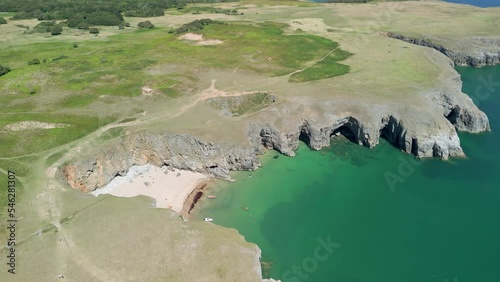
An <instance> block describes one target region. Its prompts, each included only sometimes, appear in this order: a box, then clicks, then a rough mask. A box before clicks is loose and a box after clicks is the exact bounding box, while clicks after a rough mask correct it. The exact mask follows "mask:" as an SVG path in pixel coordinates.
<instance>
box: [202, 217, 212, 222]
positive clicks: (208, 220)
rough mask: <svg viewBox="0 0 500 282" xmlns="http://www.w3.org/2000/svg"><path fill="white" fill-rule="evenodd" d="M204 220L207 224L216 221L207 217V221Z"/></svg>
mask: <svg viewBox="0 0 500 282" xmlns="http://www.w3.org/2000/svg"><path fill="white" fill-rule="evenodd" d="M203 220H204V221H206V222H212V221H214V220H213V219H212V218H210V217H205V219H203Z"/></svg>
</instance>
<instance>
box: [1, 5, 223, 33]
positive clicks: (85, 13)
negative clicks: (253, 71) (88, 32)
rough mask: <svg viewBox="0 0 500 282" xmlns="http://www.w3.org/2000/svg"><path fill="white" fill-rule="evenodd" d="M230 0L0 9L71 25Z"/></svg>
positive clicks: (112, 21) (109, 23) (160, 13)
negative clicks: (63, 21)
mask: <svg viewBox="0 0 500 282" xmlns="http://www.w3.org/2000/svg"><path fill="white" fill-rule="evenodd" d="M209 2H230V1H229V0H22V1H19V0H0V12H15V13H16V14H15V15H14V16H13V17H12V19H13V20H16V19H38V20H66V21H67V24H68V26H69V27H73V28H86V27H87V28H88V26H92V25H105V26H118V25H120V24H121V23H123V15H125V16H128V17H156V16H163V15H164V14H165V13H164V10H165V9H168V8H177V9H182V8H184V7H185V6H186V4H187V3H209Z"/></svg>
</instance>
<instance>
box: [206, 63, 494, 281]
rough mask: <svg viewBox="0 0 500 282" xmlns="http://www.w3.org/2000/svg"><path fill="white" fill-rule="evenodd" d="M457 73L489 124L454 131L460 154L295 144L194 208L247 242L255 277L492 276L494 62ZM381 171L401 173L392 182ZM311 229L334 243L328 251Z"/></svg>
mask: <svg viewBox="0 0 500 282" xmlns="http://www.w3.org/2000/svg"><path fill="white" fill-rule="evenodd" d="M458 71H459V72H460V73H461V74H462V79H463V81H464V88H463V90H464V92H466V93H468V94H469V95H471V96H472V97H473V98H474V99H475V100H476V102H477V103H478V104H479V107H480V108H481V109H482V110H484V111H485V112H486V113H487V114H488V116H489V118H490V122H491V126H492V129H493V132H492V133H485V134H478V135H471V134H461V135H460V137H461V140H462V145H463V147H464V150H465V152H466V154H467V155H468V158H467V159H453V160H450V161H449V162H443V161H439V160H425V161H416V160H415V159H414V158H412V157H410V156H408V155H406V154H403V153H401V152H400V151H399V150H397V149H396V148H394V147H393V146H391V145H390V144H388V143H387V142H382V143H381V144H380V145H379V146H377V147H376V148H374V149H367V148H364V147H362V146H358V145H355V144H352V143H350V142H348V141H346V140H344V139H337V140H334V141H333V143H332V146H331V147H330V148H326V149H324V150H322V151H320V152H316V151H311V150H309V149H308V148H307V147H306V146H305V145H302V146H301V147H300V148H299V150H298V153H297V157H295V158H287V157H283V156H280V157H279V158H277V159H274V158H273V156H274V155H275V153H270V154H269V155H267V156H265V157H264V159H263V161H262V162H263V168H262V169H260V170H258V171H255V172H242V173H238V174H236V175H235V178H236V179H237V182H235V183H230V184H229V183H223V182H218V183H217V184H215V185H213V186H212V187H211V188H210V189H211V190H212V191H211V193H214V194H216V195H217V198H216V199H214V200H204V201H202V202H201V203H200V205H199V209H198V210H197V212H196V213H197V216H198V217H212V218H214V221H215V223H217V224H220V225H223V226H226V227H233V228H236V229H238V230H239V232H240V233H241V234H243V235H244V236H245V237H246V239H247V240H248V241H251V242H255V243H257V244H258V245H259V246H260V248H261V249H262V251H263V254H262V261H264V262H266V263H272V267H271V269H270V270H268V268H267V267H265V274H266V276H270V277H273V278H279V279H282V281H283V282H297V281H336V282H422V281H436V282H444V281H446V280H448V281H449V282H458V281H460V282H469V281H470V282H477V281H485V282H486V281H488V282H489V281H500V185H499V184H500V162H499V159H498V158H499V156H500V146H499V145H500V112H499V110H498V109H499V108H500V66H497V67H485V68H481V69H473V68H459V69H458ZM484 81H492V82H493V83H489V85H484V83H483V82H484ZM495 81H496V82H495ZM481 85H483V86H481ZM407 162H409V163H407ZM402 163H407V166H406V167H402V168H403V169H404V170H403V171H401V172H398V167H399V166H401V164H402ZM391 173H393V174H391ZM389 174H390V175H398V176H399V177H401V178H400V180H404V182H398V183H396V184H395V186H394V187H392V189H391V187H390V185H389V184H388V182H387V180H386V176H387V175H389ZM250 176H251V177H250ZM249 177H250V178H249ZM245 207H247V208H248V210H247V211H245ZM318 239H320V240H323V241H328V240H330V241H331V243H335V244H339V245H332V247H331V249H332V251H333V252H332V253H331V254H328V253H326V252H325V251H324V250H323V249H321V246H322V245H321V243H319V241H318ZM318 246H320V249H319V250H317V249H318ZM315 252H318V253H316V254H315ZM327 254H328V255H327ZM294 266H297V267H301V269H300V271H302V273H298V274H294V273H293V272H292V271H293V270H297V268H296V267H295V268H294ZM300 275H302V276H300ZM306 275H307V276H306Z"/></svg>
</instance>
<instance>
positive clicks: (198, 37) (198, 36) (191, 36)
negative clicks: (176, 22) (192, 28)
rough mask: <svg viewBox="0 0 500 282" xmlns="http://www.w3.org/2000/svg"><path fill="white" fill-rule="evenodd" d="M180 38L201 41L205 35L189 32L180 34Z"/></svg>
mask: <svg viewBox="0 0 500 282" xmlns="http://www.w3.org/2000/svg"><path fill="white" fill-rule="evenodd" d="M179 39H183V40H191V41H201V40H203V35H201V34H196V33H190V32H189V33H186V34H183V35H181V36H179Z"/></svg>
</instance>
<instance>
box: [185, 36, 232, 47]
mask: <svg viewBox="0 0 500 282" xmlns="http://www.w3.org/2000/svg"><path fill="white" fill-rule="evenodd" d="M179 39H183V40H190V41H196V42H197V43H196V45H204V46H206V45H219V44H222V43H224V41H222V40H219V39H207V40H203V35H201V34H196V33H186V34H183V35H181V36H179Z"/></svg>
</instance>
